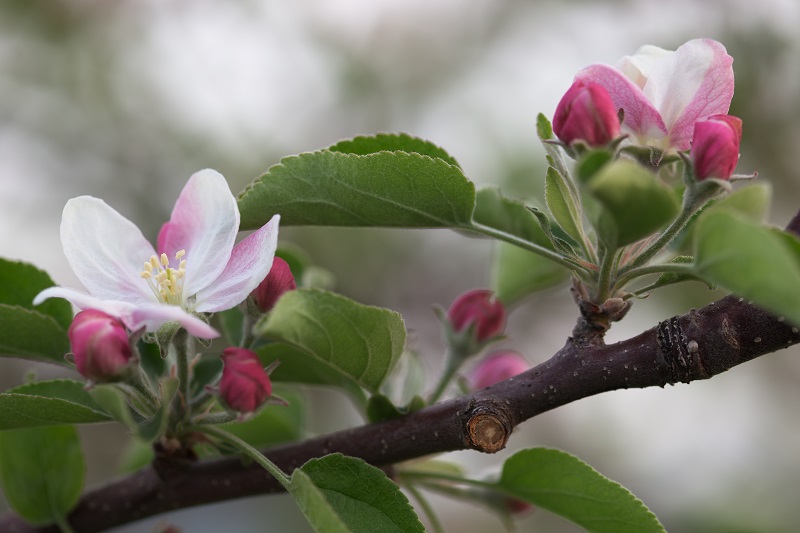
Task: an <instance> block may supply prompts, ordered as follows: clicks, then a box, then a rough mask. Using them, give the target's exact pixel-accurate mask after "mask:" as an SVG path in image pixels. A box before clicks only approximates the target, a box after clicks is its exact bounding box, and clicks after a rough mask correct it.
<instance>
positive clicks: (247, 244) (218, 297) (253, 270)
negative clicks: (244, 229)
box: [195, 215, 280, 313]
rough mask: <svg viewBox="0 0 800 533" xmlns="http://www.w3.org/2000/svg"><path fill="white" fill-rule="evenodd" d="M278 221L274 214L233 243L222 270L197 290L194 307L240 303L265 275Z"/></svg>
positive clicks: (272, 254)
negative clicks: (231, 250)
mask: <svg viewBox="0 0 800 533" xmlns="http://www.w3.org/2000/svg"><path fill="white" fill-rule="evenodd" d="M279 222H280V215H275V216H274V217H272V220H270V221H269V222H267V223H266V224H264V226H262V227H261V228H260V229H259V230H258V231H255V232H253V233H251V234H250V235H248V236H247V238H246V239H244V240H243V241H242V242H240V243H239V244H237V245H236V247H235V248H234V249H233V253H232V254H231V258H230V261H228V265H227V266H226V267H225V270H224V271H223V272H222V274H221V275H220V276H219V277H218V278H217V279H216V280H215V281H214V283H213V284H212V285H211V286H210V287H208V288H207V289H204V290H203V291H201V292H199V293H198V294H197V301H196V303H195V309H197V311H200V312H210V313H214V312H217V311H223V310H225V309H230V308H231V307H234V306H236V305H239V304H240V303H241V302H243V301H244V299H245V298H247V295H249V294H250V293H251V292H252V291H253V289H255V288H256V287H257V286H258V284H259V283H261V281H262V280H263V279H264V278H265V277H267V274H269V270H270V268H272V259H273V258H274V257H275V249H276V248H277V246H278V223H279Z"/></svg>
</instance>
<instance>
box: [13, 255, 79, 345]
mask: <svg viewBox="0 0 800 533" xmlns="http://www.w3.org/2000/svg"><path fill="white" fill-rule="evenodd" d="M53 285H55V283H53V280H52V279H51V278H50V276H49V275H48V274H47V273H46V272H45V271H44V270H39V269H38V268H36V267H35V266H33V265H31V264H29V263H23V262H18V261H9V260H8V259H3V258H0V304H6V305H12V306H14V305H18V306H20V307H24V308H26V309H31V310H36V311H38V312H40V313H42V314H45V315H48V316H51V317H53V318H54V319H55V321H56V323H58V324H59V325H60V326H61V327H62V328H63V329H64V330H66V329H67V328H69V325H70V324H71V323H72V306H71V305H70V304H69V302H67V301H66V300H64V299H62V298H51V299H49V300H47V301H45V302H44V303H42V304H41V305H37V306H36V307H34V306H33V299H34V298H35V297H36V295H37V294H39V293H40V292H42V291H43V290H44V289H46V288H48V287H52V286H53Z"/></svg>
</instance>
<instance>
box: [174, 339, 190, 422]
mask: <svg viewBox="0 0 800 533" xmlns="http://www.w3.org/2000/svg"><path fill="white" fill-rule="evenodd" d="M172 344H173V346H175V365H176V367H177V371H178V394H177V395H176V396H175V400H174V401H173V409H174V410H175V413H176V415H177V416H176V418H177V420H178V421H182V420H184V419H186V418H187V417H189V416H191V412H190V411H191V409H190V404H189V355H190V354H189V352H190V351H193V350H192V348H193V346H192V342H191V337H190V336H189V334H188V333H187V332H186V330H184V329H180V330H179V331H178V332H177V333H176V334H175V336H174V337H173V338H172Z"/></svg>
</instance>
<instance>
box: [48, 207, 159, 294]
mask: <svg viewBox="0 0 800 533" xmlns="http://www.w3.org/2000/svg"><path fill="white" fill-rule="evenodd" d="M61 244H62V246H63V247H64V255H66V256H67V261H68V262H69V265H70V266H71V267H72V270H73V272H75V275H76V276H78V279H79V280H80V281H81V283H83V285H84V287H86V289H87V290H88V291H89V293H90V294H91V295H92V296H96V297H97V298H101V299H105V300H120V301H124V302H130V303H133V304H136V303H141V302H146V301H154V300H155V296H153V294H152V292H150V290H149V288H148V286H147V283H146V282H145V281H144V280H143V279H142V278H141V277H140V276H139V273H140V272H141V271H142V267H143V265H144V263H145V261H147V260H149V259H150V257H151V256H152V255H153V254H154V253H155V250H153V247H152V245H151V244H150V243H149V242H147V239H145V238H144V236H143V235H142V232H141V231H140V230H139V228H137V227H136V225H135V224H133V222H131V221H129V220H128V219H127V218H125V217H123V216H122V215H120V214H119V213H118V212H117V211H115V210H114V209H113V208H111V207H109V206H108V204H106V203H105V202H104V201H102V200H100V199H98V198H94V197H91V196H80V197H78V198H73V199H71V200H69V201H68V202H67V205H66V206H64V212H63V215H62V218H61Z"/></svg>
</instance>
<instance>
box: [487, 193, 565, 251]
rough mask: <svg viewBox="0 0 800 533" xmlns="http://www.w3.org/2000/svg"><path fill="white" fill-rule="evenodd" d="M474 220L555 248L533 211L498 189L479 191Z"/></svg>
mask: <svg viewBox="0 0 800 533" xmlns="http://www.w3.org/2000/svg"><path fill="white" fill-rule="evenodd" d="M472 220H473V221H474V222H476V223H478V224H481V225H484V226H489V227H491V228H495V229H499V230H501V231H503V232H505V233H510V234H511V235H515V236H517V237H520V238H522V239H525V240H526V241H530V242H532V243H534V244H538V245H540V246H544V247H546V248H549V249H551V250H553V249H554V247H553V243H552V242H551V241H550V239H549V238H548V237H547V235H545V232H544V231H543V230H542V228H541V227H540V225H539V223H538V222H537V221H536V217H534V215H533V213H531V212H530V211H529V210H528V208H527V207H525V205H524V204H522V203H521V202H517V201H515V200H511V199H510V198H506V197H505V196H503V195H502V194H500V191H498V190H497V189H493V188H489V189H481V190H479V191H478V193H477V195H476V198H475V212H474V213H473V215H472Z"/></svg>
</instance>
